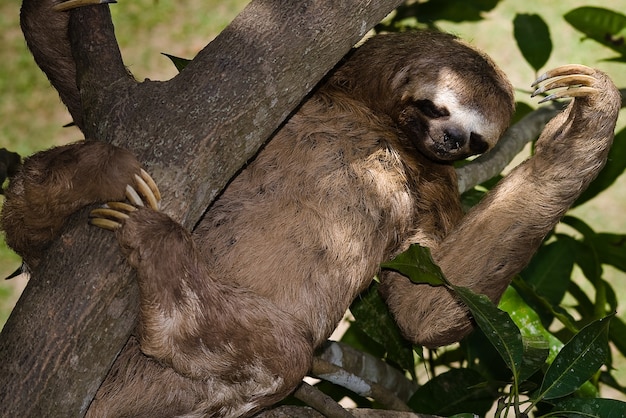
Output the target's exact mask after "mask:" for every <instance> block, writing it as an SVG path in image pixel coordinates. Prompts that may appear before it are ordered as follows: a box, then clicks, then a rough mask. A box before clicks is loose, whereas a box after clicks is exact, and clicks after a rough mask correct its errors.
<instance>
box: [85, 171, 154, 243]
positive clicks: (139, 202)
mask: <svg viewBox="0 0 626 418" xmlns="http://www.w3.org/2000/svg"><path fill="white" fill-rule="evenodd" d="M125 194H126V199H128V202H129V203H125V202H108V203H107V204H106V205H103V206H102V207H99V208H97V209H94V210H92V211H91V212H90V213H89V224H90V225H94V226H97V227H100V228H103V229H107V230H109V231H115V230H116V229H118V228H120V227H121V226H122V225H123V224H124V222H125V221H126V219H128V218H129V214H130V213H132V212H134V211H136V210H137V208H139V207H145V206H146V205H147V206H148V207H150V208H151V209H153V210H156V211H158V210H159V204H160V202H161V192H160V191H159V188H158V187H157V185H156V183H155V181H154V180H153V179H152V177H150V175H149V174H148V173H147V172H146V171H145V170H143V169H142V170H141V171H140V172H139V174H135V184H134V186H132V185H130V184H127V185H126V193H125Z"/></svg>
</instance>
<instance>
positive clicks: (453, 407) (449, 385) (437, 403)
mask: <svg viewBox="0 0 626 418" xmlns="http://www.w3.org/2000/svg"><path fill="white" fill-rule="evenodd" d="M492 404H493V395H492V394H491V393H490V391H489V390H488V387H487V382H486V381H485V379H484V378H483V377H482V376H481V375H480V374H479V373H478V372H476V371H474V370H471V369H451V370H449V371H447V372H446V373H443V374H440V375H439V376H437V377H435V378H433V379H431V380H429V381H428V382H426V383H425V384H424V385H423V386H421V387H420V388H419V389H418V390H417V391H416V392H415V393H414V394H413V396H412V397H411V399H409V402H408V405H409V406H410V407H411V408H412V409H413V410H414V411H417V412H420V413H423V414H433V415H442V416H449V415H452V414H459V413H463V412H473V413H475V414H480V415H484V414H485V413H486V412H487V411H489V408H490V407H491V405H492Z"/></svg>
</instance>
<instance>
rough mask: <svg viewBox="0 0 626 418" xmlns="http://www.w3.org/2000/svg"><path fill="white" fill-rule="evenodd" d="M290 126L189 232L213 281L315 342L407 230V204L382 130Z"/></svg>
mask: <svg viewBox="0 0 626 418" xmlns="http://www.w3.org/2000/svg"><path fill="white" fill-rule="evenodd" d="M294 119H295V121H294ZM294 122H296V123H297V122H298V118H297V117H294V118H293V119H292V121H290V122H289V123H288V124H287V126H286V127H285V128H284V129H283V130H282V131H281V132H279V133H278V134H277V136H276V137H275V138H274V139H273V140H272V141H271V142H270V143H269V144H268V145H267V147H266V148H265V149H264V150H263V151H261V153H260V154H259V155H258V156H257V158H256V159H255V160H254V161H253V162H252V163H251V164H250V165H249V166H248V167H247V168H246V169H244V170H243V171H242V173H241V174H240V175H239V176H238V177H237V178H236V179H235V180H234V181H233V182H232V183H231V184H230V185H229V186H228V188H227V189H226V190H225V191H224V193H223V194H222V196H221V197H220V198H219V199H218V200H217V201H216V203H215V204H214V205H213V206H212V208H211V209H210V210H209V211H208V212H207V214H206V216H205V217H204V218H203V220H202V221H201V224H200V225H199V226H198V228H197V229H196V231H195V232H194V235H195V238H196V242H197V243H198V245H199V246H200V248H201V250H202V251H203V253H204V255H205V257H206V258H207V259H208V261H209V263H210V264H211V266H212V268H213V270H214V271H215V272H216V277H217V278H219V279H220V280H224V281H227V282H230V283H236V284H238V285H240V286H245V287H247V288H250V289H253V290H254V291H255V292H256V293H258V294H259V295H262V296H264V297H266V298H267V299H270V300H271V301H272V302H273V303H274V304H276V305H277V306H278V307H279V308H280V309H282V310H284V311H285V312H288V313H290V314H292V315H294V316H295V317H296V318H298V319H299V320H301V321H303V322H304V323H305V324H306V326H307V328H308V329H309V330H311V332H314V334H315V339H316V343H321V342H322V341H324V340H325V339H326V338H327V337H328V336H329V334H330V333H331V332H332V331H333V329H334V328H335V326H336V324H337V323H338V322H339V320H340V319H341V317H342V315H343V314H344V312H345V311H346V309H347V308H348V307H349V305H350V303H351V301H352V300H353V299H354V297H355V296H356V295H357V294H358V293H359V292H360V291H362V290H363V289H364V288H365V287H367V285H368V284H369V283H370V282H371V280H372V278H373V277H374V275H375V274H376V273H377V272H378V269H379V264H380V262H381V261H383V260H385V259H386V258H388V256H389V254H390V253H391V252H392V251H395V249H396V247H398V246H399V245H400V244H401V243H402V241H404V240H405V239H406V238H407V237H408V236H409V235H411V233H412V232H413V231H412V229H411V225H412V224H413V216H414V213H413V207H414V202H413V201H412V193H410V191H409V190H408V188H407V185H406V173H405V172H404V166H403V164H402V163H401V160H400V157H399V155H397V153H396V152H395V151H393V150H391V149H389V146H388V144H387V143H386V141H385V140H384V137H382V136H381V134H380V132H376V130H375V129H367V128H366V129H361V130H359V131H356V132H355V131H351V130H350V129H343V130H340V129H339V128H337V127H334V128H335V129H339V130H337V131H338V132H343V133H344V135H342V136H338V135H337V134H333V132H337V131H335V130H333V126H330V128H329V127H328V126H326V128H327V130H330V131H331V132H328V131H323V132H313V133H311V134H310V135H308V136H306V137H298V136H296V135H292V132H293V129H292V128H293V127H292V126H291V125H292V124H293V123H294ZM334 123H336V121H334ZM294 129H295V128H294ZM346 132H347V133H348V134H347V135H346V134H345V133H346ZM350 132H352V134H350Z"/></svg>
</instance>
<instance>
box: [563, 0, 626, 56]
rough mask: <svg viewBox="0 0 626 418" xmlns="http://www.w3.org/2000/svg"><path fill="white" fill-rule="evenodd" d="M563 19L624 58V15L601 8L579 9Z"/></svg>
mask: <svg viewBox="0 0 626 418" xmlns="http://www.w3.org/2000/svg"><path fill="white" fill-rule="evenodd" d="M563 17H564V18H565V20H566V21H567V23H569V24H570V25H572V26H573V27H574V28H576V29H577V30H579V31H580V32H582V33H584V34H585V35H587V36H588V37H589V38H591V39H593V40H595V41H597V42H599V43H601V44H602V45H605V46H607V47H609V48H611V49H612V50H614V51H617V52H618V53H619V54H620V55H622V56H623V55H625V54H626V44H625V43H624V35H625V34H626V16H624V15H623V14H621V13H617V12H614V11H612V10H608V9H603V8H601V7H579V8H577V9H574V10H572V11H570V12H568V13H566V14H565V15H564V16H563Z"/></svg>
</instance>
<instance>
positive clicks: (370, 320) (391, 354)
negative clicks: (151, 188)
mask: <svg viewBox="0 0 626 418" xmlns="http://www.w3.org/2000/svg"><path fill="white" fill-rule="evenodd" d="M350 312H352V315H353V316H354V318H355V320H356V322H355V323H354V324H353V326H357V327H358V328H359V329H360V330H361V331H363V332H364V333H365V334H366V335H367V336H368V337H370V338H371V339H372V340H374V341H375V342H376V343H378V344H380V345H381V346H382V347H384V349H385V351H386V352H387V357H388V358H389V359H390V360H392V361H393V362H395V363H396V364H398V365H399V366H400V367H402V368H403V369H404V370H413V369H414V358H413V348H412V346H411V344H410V343H409V342H408V341H407V340H405V339H404V338H403V337H402V334H401V332H400V329H399V328H398V325H397V324H396V322H395V321H394V320H393V318H392V316H391V314H390V313H389V309H387V305H386V304H385V302H384V301H383V299H382V298H381V297H380V294H379V293H378V285H377V284H376V283H374V284H373V285H372V286H370V289H368V290H367V291H366V292H365V293H363V294H361V297H360V298H357V299H356V300H355V301H354V303H352V306H350Z"/></svg>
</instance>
